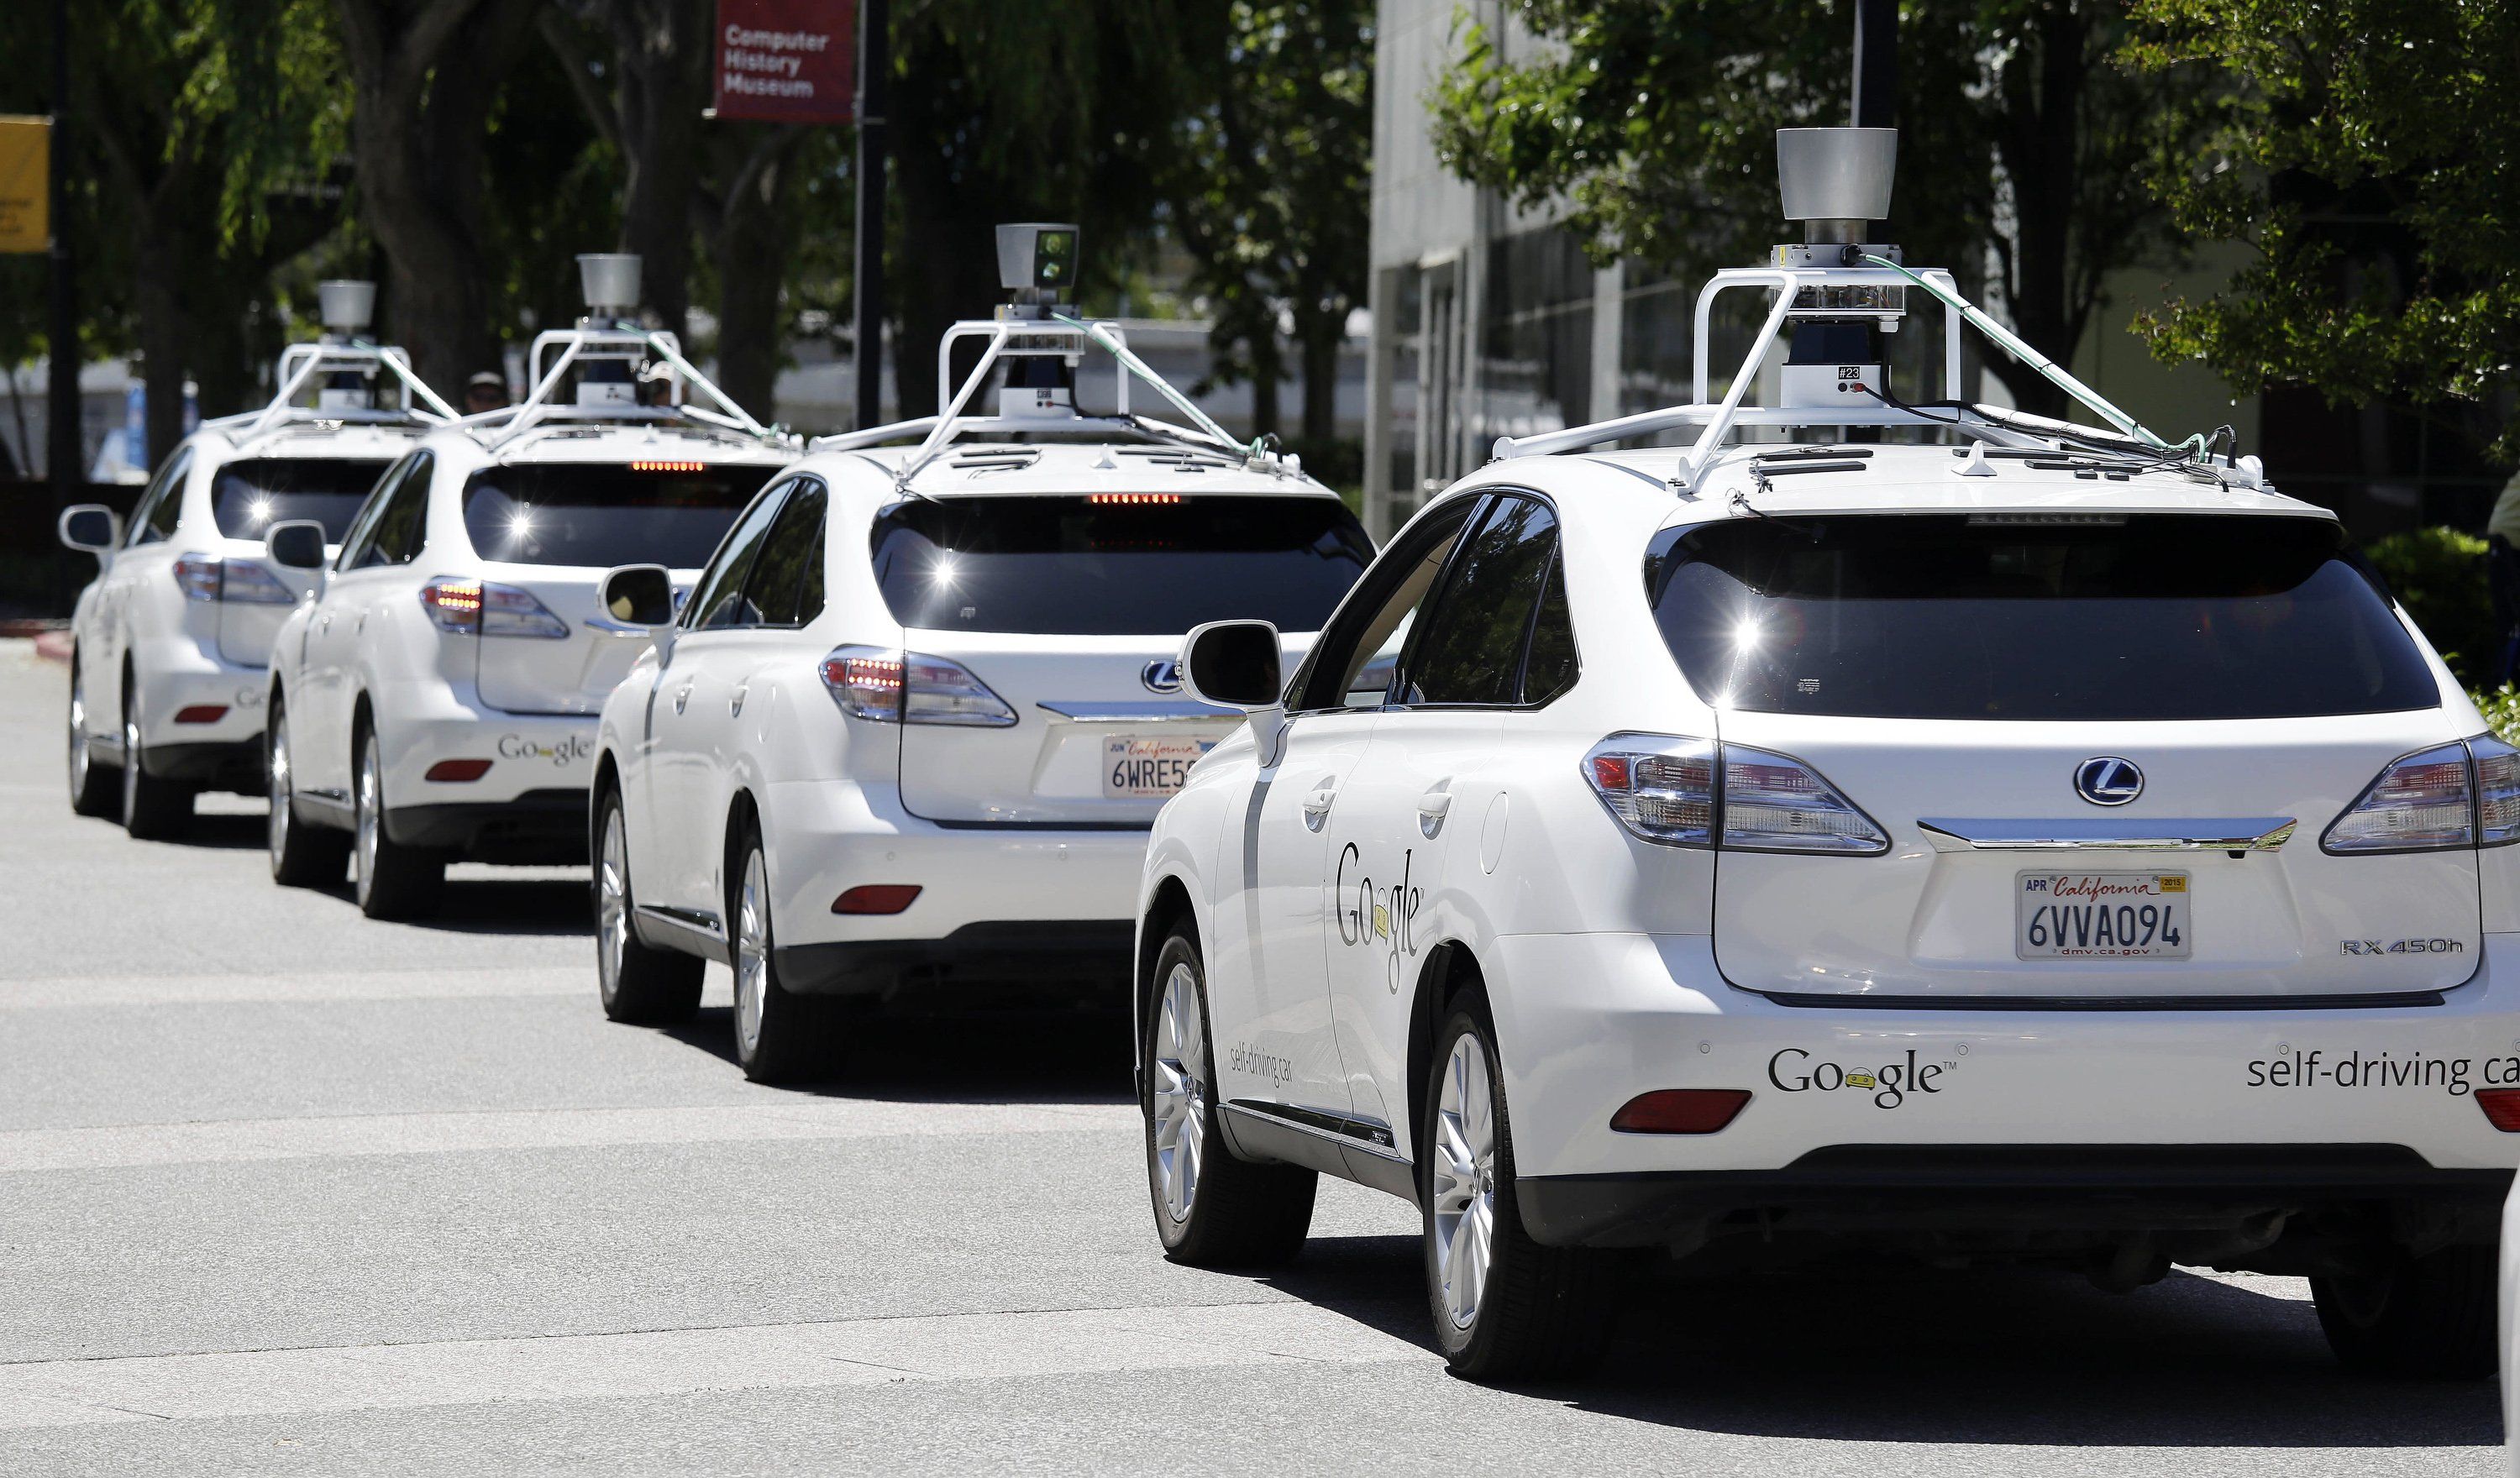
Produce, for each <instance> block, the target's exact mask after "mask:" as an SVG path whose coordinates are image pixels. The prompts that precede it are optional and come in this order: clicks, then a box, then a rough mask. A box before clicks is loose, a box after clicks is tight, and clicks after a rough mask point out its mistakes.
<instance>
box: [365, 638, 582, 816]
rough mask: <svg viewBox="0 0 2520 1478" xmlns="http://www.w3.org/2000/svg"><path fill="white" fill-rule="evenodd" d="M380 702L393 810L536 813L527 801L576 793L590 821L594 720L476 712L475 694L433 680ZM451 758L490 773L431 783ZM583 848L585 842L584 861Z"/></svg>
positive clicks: (394, 690)
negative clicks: (486, 808)
mask: <svg viewBox="0 0 2520 1478" xmlns="http://www.w3.org/2000/svg"><path fill="white" fill-rule="evenodd" d="M374 700H375V703H376V707H377V725H378V729H377V736H378V738H379V739H381V740H382V741H383V745H384V766H385V775H384V782H385V799H386V801H387V802H388V803H389V805H390V806H391V807H392V808H393V809H396V810H401V809H416V810H437V809H440V808H441V807H461V806H481V805H508V804H513V803H524V804H526V805H527V807H528V809H533V808H535V807H539V806H540V805H541V804H542V803H541V802H539V801H531V802H528V801H526V800H525V798H526V797H528V796H539V795H544V794H547V793H549V792H551V791H555V790H575V791H577V792H578V793H579V799H578V813H579V815H580V817H581V818H582V817H583V816H584V814H585V810H586V800H585V792H586V789H587V787H588V786H589V785H590V784H592V783H593V781H594V777H595V729H596V722H597V721H596V716H595V715H593V714H587V715H583V716H580V715H576V714H522V713H502V712H500V711H498V710H497V709H494V708H487V707H480V706H475V703H474V701H473V700H472V694H471V693H470V691H469V690H464V691H456V690H451V689H449V688H447V687H445V686H443V685H441V684H438V683H436V682H433V681H427V680H423V681H415V682H409V683H397V684H393V685H390V686H388V687H385V688H382V689H381V690H379V691H378V692H377V693H375V694H374ZM445 760H474V761H481V760H486V761H488V762H489V769H487V770H485V771H483V772H482V774H481V776H480V778H479V779H477V780H469V781H444V780H434V781H433V780H430V779H429V778H428V772H429V770H430V769H431V767H433V766H435V765H437V764H438V763H440V762H441V761H445ZM579 829H580V830H581V831H583V829H584V826H583V823H582V822H581V825H580V828H579ZM585 848H586V840H585V838H584V837H583V836H580V837H579V838H578V855H579V857H580V858H581V859H582V858H583V857H584V855H585Z"/></svg>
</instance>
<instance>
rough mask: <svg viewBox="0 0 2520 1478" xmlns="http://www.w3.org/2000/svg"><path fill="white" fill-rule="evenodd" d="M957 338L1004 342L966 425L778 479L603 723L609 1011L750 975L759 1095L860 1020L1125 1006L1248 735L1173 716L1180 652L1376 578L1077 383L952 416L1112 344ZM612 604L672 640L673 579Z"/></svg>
mask: <svg viewBox="0 0 2520 1478" xmlns="http://www.w3.org/2000/svg"><path fill="white" fill-rule="evenodd" d="M955 332H956V334H957V335H958V336H989V337H990V338H991V340H992V342H991V344H990V348H989V352H988V353H987V355H985V356H984V357H983V359H982V361H981V363H980V365H979V367H978V368H977V369H976V370H975V371H974V372H973V373H972V376H971V378H970V381H968V383H967V387H966V393H965V394H962V395H953V396H951V397H950V398H951V400H952V402H953V407H954V409H953V410H952V411H950V412H949V414H948V415H947V416H946V417H945V418H942V419H941V420H938V421H933V422H922V423H917V424H913V425H908V426H906V427H904V426H896V427H881V428H877V429H874V430H871V431H866V432H860V433H855V434H852V435H849V436H845V437H838V438H832V440H831V441H827V442H825V443H822V444H821V446H822V449H819V450H817V451H816V452H815V453H814V454H812V455H810V456H808V457H806V458H804V459H803V460H802V461H800V462H798V463H796V464H795V465H794V466H792V467H790V468H788V469H787V471H785V472H784V473H782V474H781V475H780V477H779V478H778V480H777V481H775V482H774V483H772V485H771V486H770V488H769V489H768V490H767V491H766V492H764V493H763V495H762V496H761V498H760V500H759V501H757V502H756V503H754V504H753V506H752V507H751V509H750V510H749V511H747V512H746V513H745V514H744V515H743V517H742V520H740V521H739V522H738V523H737V525H736V527H735V530H734V532H733V533H732V534H731V535H730V536H729V537H728V539H727V541H726V543H725V544H724V545H723V546H722V547H721V548H720V549H719V550H718V553H717V556H716V558H715V559H713V560H711V561H710V562H709V566H708V568H707V570H706V572H705V573H704V574H703V575H702V576H701V578H700V581H699V585H698V587H697V594H696V595H695V596H694V597H693V599H692V600H691V601H690V602H689V603H688V605H686V606H685V608H684V609H683V612H682V615H681V618H680V620H679V621H678V622H677V623H675V624H674V625H672V626H670V627H666V628H662V629H660V630H659V631H658V634H657V637H658V639H657V641H656V644H655V648H654V649H653V650H652V652H650V653H647V654H645V655H643V656H641V657H640V659H639V661H638V663H637V665H636V666H635V667H634V668H633V669H632V670H631V672H630V675H629V677H628V679H627V680H626V681H624V682H623V683H622V684H621V686H620V687H619V688H617V689H615V690H614V691H613V694H612V696H611V698H610V699H609V700H608V701H607V703H606V704H605V707H604V717H603V724H602V727H601V730H600V732H599V733H598V735H597V737H596V755H595V761H594V786H595V800H594V819H595V820H594V824H595V847H596V852H597V870H596V889H597V892H596V904H597V915H598V963H599V978H600V982H601V987H602V999H603V1002H604V1007H605V1009H606V1010H607V1013H609V1014H610V1015H611V1016H612V1017H613V1018H615V1019H617V1020H630V1021H651V1022H652V1021H666V1020H678V1019H683V1018H687V1017H688V1016H689V1015H690V1014H691V1013H692V1011H693V1010H694V1008H696V1007H697V1003H698V999H699V989H700V970H701V964H702V962H703V960H710V959H714V960H719V961H722V962H725V963H730V964H731V965H733V966H734V969H735V975H736V1000H735V1005H736V1009H735V1020H734V1024H735V1039H736V1044H735V1045H736V1053H737V1056H738V1059H739V1061H740V1062H741V1064H742V1067H743V1069H744V1071H745V1072H746V1073H747V1074H748V1075H750V1076H752V1077H753V1078H755V1079H763V1080H776V1079H781V1078H787V1077H791V1076H795V1075H797V1074H800V1073H805V1072H809V1071H811V1070H813V1069H815V1068H818V1067H822V1066H825V1065H828V1064H829V1063H830V1061H831V1060H832V1051H831V1050H832V1049H833V1048H836V1047H839V1046H842V1045H844V1044H842V1043H840V1042H839V1041H838V1040H837V1039H836V1033H835V1031H834V1030H833V1028H834V1026H835V1024H836V1022H837V1020H838V1019H839V1017H840V1015H841V1013H844V1012H846V1011H848V1010H850V1009H852V1008H856V1007H862V1006H868V1005H874V1004H879V1003H886V1002H891V1003H898V1004H901V1005H904V1006H911V1007H927V1008H942V1009H947V1010H951V1009H955V1008H962V1007H967V1006H970V1005H972V1004H974V1003H976V1002H978V1001H980V1000H982V999H984V998H985V999H999V1000H1003V999H1006V998H1008V997H1010V996H1012V997H1015V998H1017V999H1027V998H1029V999H1039V998H1042V997H1044V996H1048V997H1052V998H1057V999H1070V1000H1072V999H1077V998H1079V997H1084V998H1088V999H1090V998H1091V996H1092V995H1093V994H1094V993H1095V992H1096V990H1097V989H1098V987H1102V988H1107V995H1108V999H1109V1000H1110V1001H1111V1003H1112V1004H1113V1005H1115V1006H1116V1005H1118V1004H1119V1003H1120V1002H1121V1001H1122V1000H1123V999H1124V988H1125V983H1126V981H1127V978H1128V975H1129V958H1130V957H1129V949H1130V939H1131V934H1132V927H1133V924H1132V915H1133V902H1134V899H1135V896H1136V891H1137V883H1138V875H1139V870H1140V864H1141V859H1142V856H1143V853H1144V849H1145V845H1146V836H1147V828H1148V824H1149V823H1150V822H1151V821H1152V820H1153V818H1154V815H1155V813H1156V811H1157V810H1158V809H1159V808H1160V807H1161V806H1162V804H1163V802H1164V801H1165V799H1166V798H1168V797H1169V796H1170V795H1171V794H1172V793H1173V792H1174V790H1176V789H1177V788H1178V787H1179V786H1180V784H1182V781H1183V778H1184V777H1185V776H1186V775H1187V774H1189V773H1190V772H1191V769H1192V766H1193V763H1194V762H1195V761H1196V760H1197V759H1198V757H1199V756H1200V755H1201V754H1202V753H1204V752H1205V751H1206V750H1207V749H1208V748H1209V747H1210V746H1211V745H1212V744H1214V742H1215V741H1216V740H1217V739H1219V738H1221V737H1222V736H1223V735H1224V734H1225V733H1226V732H1227V730H1228V729H1229V728H1231V727H1232V726H1233V725H1234V724H1235V723H1236V722H1237V716H1236V715H1235V714H1234V713H1233V712H1232V711H1231V710H1227V709H1220V708H1216V707H1212V706H1209V705H1207V704H1202V703H1198V702H1195V701H1193V700H1191V699H1190V698H1188V697H1187V696H1186V695H1184V694H1182V693H1181V692H1180V682H1179V679H1178V677H1177V675H1176V674H1175V673H1174V670H1173V667H1174V664H1173V661H1172V654H1173V653H1174V652H1176V651H1177V650H1178V649H1180V645H1181V639H1182V634H1183V633H1184V632H1185V631H1187V630H1189V629H1190V628H1191V627H1193V626H1195V625H1198V624H1199V623H1201V622H1204V621H1208V620H1211V619H1214V618H1215V617H1217V616H1220V615H1223V614H1226V613H1229V612H1234V613H1240V612H1245V611H1252V610H1258V611H1262V612H1264V613H1266V614H1268V615H1269V616H1270V617H1271V618H1272V619H1273V620H1274V621H1275V622H1276V623H1277V624H1278V626H1279V627H1280V628H1282V629H1283V630H1284V631H1286V632H1288V633H1290V634H1292V635H1290V636H1289V638H1288V641H1289V642H1290V644H1291V645H1292V649H1295V650H1300V649H1301V646H1302V644H1303V643H1304V642H1305V641H1307V640H1308V637H1307V635H1305V634H1308V633H1309V632H1311V631H1312V630H1313V629H1314V628H1316V627H1318V626H1319V625H1320V623H1321V621H1322V620H1323V619H1324V618H1325V617H1327V616H1328V613H1329V611H1330V608H1331V606H1332V605H1335V604H1336V603H1337V601H1338V599H1339V597H1340V596H1341V595H1343V594H1344V593H1345V592H1346V590H1347V589H1348V587H1349V585H1350V584H1351V583H1352V582H1353V581H1354V579H1355V578H1356V576H1357V575H1358V574H1359V573H1360V572H1361V571H1362V570H1363V569H1364V567H1365V564H1366V561H1367V560H1369V559H1371V558H1372V554H1373V547H1372V545H1371V543H1370V542H1369V541H1368V540H1367V538H1366V535H1365V532H1364V529H1363V528H1362V526H1360V525H1359V524H1358V523H1357V521H1356V519H1355V518H1354V517H1353V516H1352V515H1350V514H1349V513H1348V511H1347V509H1346V507H1345V506H1344V505H1343V504H1342V503H1341V502H1340V501H1339V500H1338V498H1337V496H1336V495H1335V494H1334V493H1332V492H1330V491H1329V490H1328V488H1326V487H1324V486H1322V485H1321V484H1320V483H1318V482H1315V481H1313V480H1311V479H1310V478H1308V477H1305V476H1303V475H1302V474H1301V472H1300V471H1299V470H1297V467H1296V465H1295V463H1294V461H1293V459H1291V458H1280V457H1276V456H1274V455H1264V454H1254V453H1251V452H1247V451H1245V450H1244V449H1242V448H1239V447H1236V446H1234V445H1233V444H1232V443H1231V442H1230V441H1228V440H1227V439H1225V438H1224V437H1223V435H1222V433H1217V432H1213V431H1212V426H1211V429H1209V430H1202V431H1198V432H1192V431H1189V430H1185V429H1182V428H1179V427H1166V426H1164V425H1159V424H1157V423H1153V422H1149V421H1147V420H1145V419H1144V418H1134V417H1128V416H1126V415H1125V413H1124V414H1122V415H1118V416H1078V415H1076V414H1075V413H1074V408H1073V401H1072V399H1071V398H1070V397H1071V388H1070V387H1069V386H1066V385H1064V384H1059V385H1054V386H1051V387H1049V388H1048V389H1047V390H1044V391H1039V392H1037V391H1036V390H1035V389H1033V388H1027V387H1024V386H1021V385H1018V386H1017V387H1015V388H1011V389H1007V390H1004V391H1002V392H1001V399H1000V414H998V415H994V416H964V415H961V414H959V412H960V410H961V408H962V406H963V405H964V403H965V402H966V401H967V399H968V398H969V394H970V392H971V391H970V386H975V385H978V384H980V383H981V382H983V381H986V380H988V379H989V378H990V377H991V376H992V374H993V373H994V371H995V369H996V368H998V367H999V366H1000V365H1001V364H1003V365H1004V366H1007V367H1010V368H1011V372H1012V375H1013V376H1014V377H1015V378H1017V379H1022V378H1025V377H1026V376H1027V375H1030V374H1032V373H1033V372H1035V371H1036V370H1038V369H1040V368H1043V367H1044V363H1045V362H1046V361H1047V362H1049V367H1050V368H1053V369H1054V370H1056V369H1057V364H1058V362H1060V361H1064V360H1065V359H1066V358H1068V357H1069V356H1071V355H1081V354H1083V353H1084V352H1086V351H1087V350H1088V349H1089V347H1090V346H1091V345H1092V343H1093V341H1094V338H1095V337H1096V336H1104V337H1107V336H1108V335H1109V332H1110V331H1108V330H1107V329H1105V328H1103V327H1102V326H1094V327H1092V328H1090V329H1089V328H1087V327H1085V326H1081V325H1077V326H1067V327H1062V326H1057V325H1049V324H1045V323H1036V324H1035V326H1033V327H1030V328H1027V329H1025V331H1024V332H1023V333H1022V334H1021V335H1019V336H1012V337H1011V336H1009V335H1008V333H1007V332H1006V324H1005V322H1004V321H1002V322H999V323H977V324H970V325H965V326H963V327H961V328H959V329H958V330H956V331H955ZM1112 342H1113V343H1114V344H1116V340H1112ZM949 343H950V340H949ZM1121 352H1122V353H1124V354H1125V349H1123V350H1121ZM1047 378H1054V379H1055V378H1057V376H1056V375H1054V376H1052V377H1047ZM945 388H946V390H948V391H950V390H951V388H952V387H951V386H950V385H948V386H946V387H945ZM1120 403H1121V405H1122V406H1125V404H1126V401H1125V394H1124V395H1123V397H1122V399H1121V402H1120ZM643 583H644V586H645V590H644V593H641V592H639V591H638V589H637V587H639V586H641V585H642V584H643ZM611 588H612V590H613V592H614V593H615V595H616V597H617V599H616V601H615V605H616V606H618V607H620V608H623V609H625V610H631V611H641V610H643V609H644V611H645V613H646V614H647V615H648V616H649V617H650V618H651V619H653V618H655V617H657V616H659V615H661V614H662V610H661V599H660V581H659V580H658V578H657V574H656V572H654V571H641V570H625V571H622V572H620V573H619V575H618V576H617V577H616V579H615V581H614V582H613V584H612V587H611Z"/></svg>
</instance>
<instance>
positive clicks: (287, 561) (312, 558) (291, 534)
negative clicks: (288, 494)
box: [262, 518, 324, 570]
mask: <svg viewBox="0 0 2520 1478" xmlns="http://www.w3.org/2000/svg"><path fill="white" fill-rule="evenodd" d="M262 548H263V552H264V553H265V554H268V555H269V556H270V557H271V562H272V563H274V564H277V565H279V566H280V567H281V568H283V569H303V570H317V569H322V568H323V567H324V525H323V524H321V523H318V522H316V521H315V520H314V519H312V518H291V519H288V520H286V521H284V522H280V523H275V524H273V525H272V526H271V527H270V529H269V530H268V531H266V532H265V533H264V534H263V536H262Z"/></svg>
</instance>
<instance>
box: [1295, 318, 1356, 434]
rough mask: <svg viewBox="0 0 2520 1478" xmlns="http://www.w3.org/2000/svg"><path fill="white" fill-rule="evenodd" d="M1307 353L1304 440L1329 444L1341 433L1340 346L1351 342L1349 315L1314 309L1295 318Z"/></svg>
mask: <svg viewBox="0 0 2520 1478" xmlns="http://www.w3.org/2000/svg"><path fill="white" fill-rule="evenodd" d="M1295 332H1296V335H1297V337H1298V339H1299V341H1300V342H1301V344H1302V347H1303V357H1304V440H1305V442H1306V443H1307V444H1308V445H1310V446H1314V447H1328V445H1329V443H1330V442H1332V441H1333V440H1336V439H1337V437H1338V371H1339V350H1340V349H1341V348H1342V347H1344V346H1345V345H1346V343H1347V316H1346V315H1345V314H1340V315H1338V316H1336V317H1332V316H1331V315H1330V314H1328V313H1327V312H1314V313H1308V314H1304V315H1302V316H1299V317H1298V318H1297V319H1296V320H1295Z"/></svg>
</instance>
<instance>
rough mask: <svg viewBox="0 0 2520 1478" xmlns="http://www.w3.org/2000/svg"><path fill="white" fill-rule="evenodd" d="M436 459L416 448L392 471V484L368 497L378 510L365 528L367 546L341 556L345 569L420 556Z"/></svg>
mask: <svg viewBox="0 0 2520 1478" xmlns="http://www.w3.org/2000/svg"><path fill="white" fill-rule="evenodd" d="M435 461H436V459H435V458H433V457H431V456H430V455H429V454H428V453H427V452H415V453H413V454H412V455H411V456H409V457H407V458H405V459H403V464H402V466H401V467H400V468H398V469H396V470H395V471H394V473H393V474H392V480H393V485H392V486H390V487H380V488H378V489H377V491H376V492H375V493H374V494H373V495H372V496H371V497H370V499H369V501H370V502H371V503H372V504H374V505H375V506H376V510H377V514H376V517H375V519H374V521H373V522H371V523H370V524H369V526H368V528H367V529H366V531H365V533H366V538H365V547H364V548H360V549H357V550H355V551H353V552H350V553H345V554H344V555H343V557H342V561H341V565H342V568H344V569H373V568H375V567H377V566H379V565H384V564H408V563H410V562H411V561H412V560H417V559H419V558H420V545H421V536H422V533H423V532H424V525H425V519H426V515H427V512H428V485H429V483H430V482H431V481H432V480H433V479H432V478H431V477H430V475H429V471H430V468H431V466H432V465H433V464H434V463H435Z"/></svg>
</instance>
